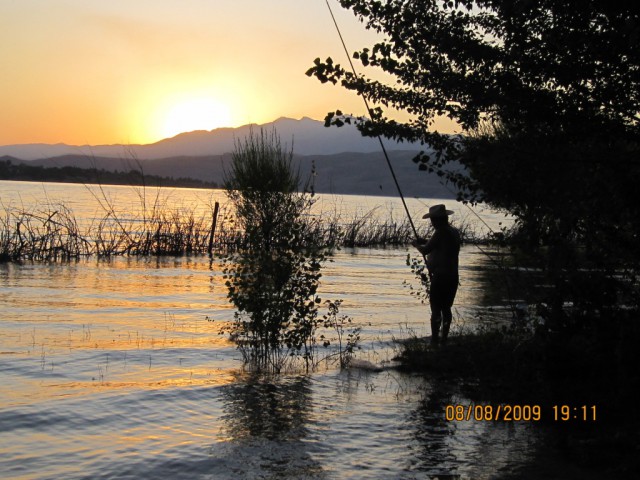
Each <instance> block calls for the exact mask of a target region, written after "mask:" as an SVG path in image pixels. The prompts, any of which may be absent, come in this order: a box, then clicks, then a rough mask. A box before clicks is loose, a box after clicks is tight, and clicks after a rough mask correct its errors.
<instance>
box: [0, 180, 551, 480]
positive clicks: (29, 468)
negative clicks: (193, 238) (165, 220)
mask: <svg viewBox="0 0 640 480" xmlns="http://www.w3.org/2000/svg"><path fill="white" fill-rule="evenodd" d="M104 189H105V194H106V195H107V196H108V197H109V198H110V199H111V200H112V201H113V202H114V204H117V205H118V206H120V207H122V208H124V209H126V208H131V209H133V208H135V206H136V205H138V206H139V202H140V195H139V193H140V192H139V190H133V189H131V188H129V187H104ZM161 195H162V198H163V202H164V205H165V206H169V207H179V206H189V207H193V208H200V209H202V211H203V212H207V211H208V210H207V209H209V205H210V204H211V203H212V202H213V201H215V200H221V201H223V196H222V193H221V192H209V191H203V190H184V189H166V190H163V191H162V192H161ZM0 200H1V201H2V204H3V205H4V206H5V207H7V206H20V207H22V208H32V207H33V206H34V205H36V204H42V203H45V202H49V203H51V204H55V203H57V202H63V203H64V204H65V205H67V206H68V207H69V208H71V210H73V211H74V212H75V213H76V215H77V216H78V218H79V219H80V220H81V221H82V222H84V221H86V222H89V223H90V221H91V219H92V218H94V217H95V216H96V215H98V213H97V212H99V211H100V207H99V206H98V205H97V204H96V201H95V198H94V196H93V195H92V194H91V192H89V191H88V189H87V188H86V187H84V186H81V185H66V184H44V185H42V184H36V183H18V182H0ZM319 200H320V201H319V202H318V205H317V206H316V208H318V209H321V210H325V211H330V210H332V209H333V210H336V209H337V210H339V211H340V213H341V215H344V216H349V215H353V214H354V212H358V211H360V213H362V212H367V211H369V210H371V209H372V208H377V209H378V210H377V211H378V212H384V213H385V214H387V213H389V212H391V213H392V214H393V215H395V216H397V217H398V218H400V217H401V216H402V214H403V212H402V209H401V205H400V204H399V202H398V201H397V200H395V199H390V198H384V197H357V196H342V197H334V196H323V195H320V196H319ZM436 201H437V200H416V199H411V200H410V201H409V206H410V209H411V211H412V213H414V216H415V218H419V216H420V215H421V214H422V213H423V212H424V211H426V210H427V209H428V205H430V204H433V203H435V202H436ZM447 204H448V206H449V205H452V204H453V202H452V201H450V200H449V201H447ZM454 210H456V211H457V214H458V215H459V216H463V215H468V213H467V212H466V211H465V210H466V209H465V207H462V206H457V207H455V208H454ZM480 215H481V216H482V218H483V219H484V220H485V221H486V222H487V223H488V224H489V225H490V226H492V228H497V225H498V222H500V221H501V220H502V217H501V216H500V215H497V214H494V213H492V212H489V211H486V210H485V211H482V210H480ZM469 221H471V220H469ZM478 228H480V226H479V227H478ZM482 228H484V227H482ZM408 252H409V249H407V248H389V249H343V250H340V251H338V252H336V254H335V256H334V258H333V261H332V262H331V263H328V264H327V265H326V267H325V269H324V272H323V278H322V282H321V288H320V295H321V296H322V297H323V298H325V299H338V298H340V299H342V300H343V304H342V308H341V313H343V314H346V315H349V316H350V317H352V319H353V323H354V325H357V326H360V327H362V335H361V337H362V339H361V345H362V350H361V351H359V352H358V353H357V356H356V358H358V359H361V360H368V361H371V362H375V363H384V362H386V361H388V360H390V359H391V358H392V357H393V355H394V353H395V347H394V343H393V339H394V338H402V337H403V336H407V335H408V332H414V333H415V334H417V335H420V336H422V335H427V334H429V329H428V326H427V323H428V322H427V321H426V320H427V318H428V314H427V307H425V306H423V305H421V304H420V302H419V301H418V300H416V299H415V298H414V297H412V296H410V295H409V292H408V289H407V288H406V287H404V286H403V281H411V280H412V278H411V272H410V271H409V269H408V267H407V266H406V265H405V257H406V255H407V253H408ZM490 268H491V262H490V260H489V259H488V258H487V256H486V255H484V254H483V253H482V252H480V251H479V250H478V249H476V248H475V247H474V246H472V245H466V246H464V247H463V249H462V252H461V287H460V291H459V294H458V297H457V300H456V305H455V307H456V314H455V320H454V321H455V323H456V325H455V328H460V327H461V326H472V325H473V324H474V322H477V321H478V318H482V319H484V321H500V320H501V319H504V318H506V313H505V304H506V302H505V301H504V299H502V298H501V297H500V293H499V291H498V293H497V294H496V293H495V290H496V289H495V288H490V286H489V285H488V283H491V281H490V280H488V279H487V278H488V277H487V276H486V275H485V272H486V271H487V270H489V269H490ZM488 290H492V291H494V293H493V294H492V295H487V291H488ZM0 305H2V311H1V313H0V432H1V433H0V477H1V478H3V479H8V478H11V479H35V478H38V479H63V478H64V479H84V478H86V479H101V478H104V479H106V478H117V479H129V478H130V479H146V478H149V479H158V478H170V479H181V478H185V479H200V478H202V479H206V478H211V479H218V478H220V479H232V478H233V479H235V478H252V479H253V478H273V479H276V478H278V479H279V478H303V479H334V478H335V479H337V478H358V479H360V478H371V479H384V478H389V479H405V478H406V479H413V478H433V477H434V476H436V475H454V476H458V477H457V478H473V479H483V478H494V477H495V476H496V475H498V474H499V473H501V472H510V471H512V469H514V468H516V467H518V466H519V465H522V464H523V463H525V462H527V461H528V460H529V459H530V458H531V457H532V455H533V452H535V449H536V446H537V445H538V443H539V442H540V441H541V440H540V436H539V434H538V433H537V431H536V430H535V427H534V426H532V425H530V424H527V423H526V422H522V423H491V422H447V421H446V420H445V408H446V406H447V405H451V404H464V405H466V404H468V403H469V402H470V401H469V400H468V399H467V398H465V397H464V396H463V395H462V394H461V393H460V391H459V389H458V387H457V385H456V384H455V382H454V381H450V382H447V381H443V380H438V381H435V380H431V381H430V380H425V379H423V378H422V377H419V376H412V375H405V374H401V373H399V372H397V371H395V370H384V371H382V372H372V371H367V370H362V369H349V370H343V371H341V370H340V369H339V368H337V367H336V366H335V365H326V366H322V367H321V368H320V369H319V370H318V371H317V372H314V373H311V374H284V375H279V376H264V375H263V376H258V375H255V374H251V373H247V372H244V371H243V369H242V363H241V357H240V355H239V353H238V352H237V351H236V349H235V347H234V345H233V343H232V342H231V341H230V340H229V339H228V338H227V337H226V336H225V335H221V334H220V333H219V329H220V326H221V325H223V324H224V323H225V322H228V321H230V320H231V319H232V318H233V313H234V310H233V308H232V306H231V305H230V304H229V303H228V301H227V299H226V289H225V286H224V283H223V279H222V275H221V271H220V265H219V264H218V263H217V262H216V261H215V260H214V261H213V262H211V261H210V260H209V258H208V257H204V256H193V257H161V258H155V257H154V258H148V257H147V258H127V257H117V258H113V259H110V260H99V259H97V258H95V257H91V258H88V259H82V260H80V261H77V262H69V263H52V264H48V263H24V264H19V265H18V264H0ZM453 478H456V477H453Z"/></svg>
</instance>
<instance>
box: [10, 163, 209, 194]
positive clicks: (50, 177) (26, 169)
mask: <svg viewBox="0 0 640 480" xmlns="http://www.w3.org/2000/svg"><path fill="white" fill-rule="evenodd" d="M0 180H13V181H24V182H60V183H86V184H101V185H133V186H151V187H160V186H161V187H178V188H219V185H218V184H217V183H216V182H205V181H203V180H199V179H196V178H188V177H179V178H173V177H162V176H159V175H149V174H145V173H143V172H141V171H140V170H137V169H131V170H129V171H109V170H105V169H96V168H80V167H71V166H65V167H43V166H36V165H25V164H19V163H18V164H17V163H13V162H12V161H11V160H10V159H5V160H2V159H0Z"/></svg>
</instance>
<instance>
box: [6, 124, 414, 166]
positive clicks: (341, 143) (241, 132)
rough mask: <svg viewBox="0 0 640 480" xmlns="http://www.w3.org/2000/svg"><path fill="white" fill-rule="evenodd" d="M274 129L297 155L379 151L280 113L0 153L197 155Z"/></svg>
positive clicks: (23, 156)
mask: <svg viewBox="0 0 640 480" xmlns="http://www.w3.org/2000/svg"><path fill="white" fill-rule="evenodd" d="M260 128H264V129H266V130H267V131H270V130H271V129H272V128H275V129H276V131H277V133H278V135H279V136H280V138H281V139H282V142H283V143H286V144H287V145H289V147H291V145H293V151H294V153H296V154H298V155H331V154H336V153H343V152H361V153H371V152H376V151H379V150H380V145H379V143H378V141H377V140H375V139H371V138H365V137H362V135H360V132H358V131H357V130H356V128H355V127H354V126H352V125H345V126H344V127H342V128H337V127H331V128H326V127H325V126H324V122H321V121H318V120H312V119H310V118H302V119H300V120H293V119H290V118H280V119H278V120H276V121H274V122H271V123H266V124H264V125H255V124H251V125H244V126H242V127H238V128H218V129H215V130H211V131H195V132H189V133H181V134H180V135H176V136H175V137H173V138H167V139H164V140H161V141H159V142H156V143H152V144H148V145H81V146H78V145H66V144H62V143H59V144H55V145H51V144H42V143H39V144H25V145H5V146H0V156H3V155H8V156H11V157H14V158H18V159H20V160H37V159H42V158H51V157H60V156H63V155H82V156H85V157H111V158H137V159H140V160H150V159H161V158H168V157H179V156H181V157H200V156H206V155H223V154H225V153H229V152H232V151H233V149H234V142H235V140H238V139H242V138H244V137H246V136H247V135H248V133H249V131H250V130H251V129H254V131H256V130H259V129H260ZM385 144H386V146H387V148H388V149H390V150H413V149H415V150H420V148H419V147H417V146H416V147H415V148H414V146H412V145H407V144H402V143H398V142H393V141H387V142H385Z"/></svg>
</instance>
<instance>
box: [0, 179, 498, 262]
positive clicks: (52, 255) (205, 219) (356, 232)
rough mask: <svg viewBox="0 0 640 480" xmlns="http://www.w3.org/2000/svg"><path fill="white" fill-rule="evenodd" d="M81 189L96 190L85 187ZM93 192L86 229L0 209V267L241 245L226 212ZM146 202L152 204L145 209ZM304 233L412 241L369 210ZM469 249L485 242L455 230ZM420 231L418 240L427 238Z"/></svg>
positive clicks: (52, 215) (355, 241) (66, 218)
mask: <svg viewBox="0 0 640 480" xmlns="http://www.w3.org/2000/svg"><path fill="white" fill-rule="evenodd" d="M87 188H94V187H93V186H88V187H87ZM95 188H96V189H97V190H95V191H93V190H92V191H93V194H94V197H95V199H96V201H97V203H98V204H99V205H100V208H99V209H98V213H97V214H96V217H95V218H94V219H93V221H92V222H91V223H90V224H87V223H86V222H85V223H83V222H82V221H81V220H79V219H78V217H77V216H76V214H75V213H74V211H73V210H72V209H71V208H70V207H68V206H67V205H65V204H64V203H53V204H44V205H39V206H36V207H32V208H29V209H27V208H23V207H14V206H6V205H5V206H3V209H2V211H0V262H9V261H14V262H19V261H23V260H33V261H59V260H62V261H65V260H71V259H77V258H82V257H89V256H98V257H112V256H123V255H124V256H127V255H128V256H147V255H152V256H159V255H206V254H209V253H222V252H226V251H232V250H237V249H239V248H243V246H245V245H247V243H248V239H247V236H246V232H244V231H243V229H242V227H241V226H240V225H239V224H238V222H237V219H236V216H235V214H234V211H233V209H232V206H231V204H222V205H219V206H218V209H217V210H216V207H215V205H210V206H209V208H208V209H204V210H201V209H198V210H196V208H191V207H180V208H175V207H172V206H171V205H169V204H168V203H167V201H166V200H165V199H162V198H161V191H160V190H156V189H152V188H146V189H145V188H136V187H132V188H136V190H135V191H136V192H137V196H138V198H139V200H140V201H139V206H138V208H134V209H133V210H132V209H128V210H127V211H124V210H122V209H118V208H117V207H116V206H115V205H114V204H113V203H112V202H111V201H110V200H109V199H108V196H107V194H106V193H105V192H104V190H103V188H102V187H101V186H97V187H95ZM149 198H150V199H151V204H150V205H149ZM313 217H314V221H313V222H311V223H310V224H309V226H308V228H310V229H312V231H313V235H314V236H315V237H316V238H318V239H319V241H320V242H321V243H323V244H326V245H329V244H331V245H334V246H336V247H372V246H377V247H387V246H401V245H408V244H409V243H410V242H411V240H412V239H413V233H412V232H411V227H410V225H409V222H408V221H407V220H402V221H398V220H396V219H394V218H393V215H392V214H390V213H389V214H384V213H380V211H379V209H377V208H376V209H373V210H370V211H369V212H366V213H364V214H359V215H355V216H352V217H349V218H342V217H341V216H340V215H338V214H327V213H320V214H318V215H313ZM461 227H462V230H463V233H464V235H465V239H466V241H468V242H480V243H483V242H487V241H490V240H491V239H490V238H488V237H482V236H480V235H479V234H477V233H475V232H474V229H473V228H472V226H471V225H470V224H468V223H462V224H461ZM430 228H431V227H430V225H428V224H426V223H424V224H423V225H422V229H421V230H420V234H421V235H424V236H428V235H429V234H430Z"/></svg>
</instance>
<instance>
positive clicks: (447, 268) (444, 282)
mask: <svg viewBox="0 0 640 480" xmlns="http://www.w3.org/2000/svg"><path fill="white" fill-rule="evenodd" d="M451 214H453V212H452V211H451V210H447V209H446V208H445V206H444V205H442V204H440V205H434V206H432V207H431V208H429V213H427V214H426V215H424V216H423V217H422V218H429V219H431V225H433V228H434V230H435V231H434V233H433V235H432V236H431V238H430V239H429V240H428V241H427V240H425V239H423V238H418V239H417V240H416V241H415V242H413V246H414V247H416V248H417V249H418V250H419V251H420V253H422V254H423V255H426V259H427V270H428V272H429V279H430V287H429V303H430V305H431V344H432V345H438V344H439V341H440V327H442V343H446V341H447V337H448V336H449V328H450V327H451V320H452V318H453V314H452V313H451V306H452V305H453V300H454V299H455V296H456V292H457V291H458V254H459V253H460V245H461V243H462V241H461V239H460V232H459V231H458V230H457V229H456V228H454V227H452V226H451V225H449V215H451Z"/></svg>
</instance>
